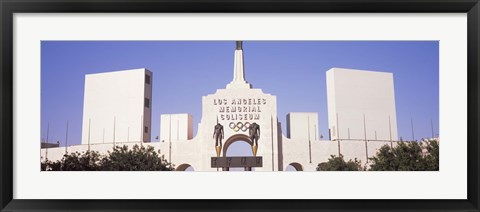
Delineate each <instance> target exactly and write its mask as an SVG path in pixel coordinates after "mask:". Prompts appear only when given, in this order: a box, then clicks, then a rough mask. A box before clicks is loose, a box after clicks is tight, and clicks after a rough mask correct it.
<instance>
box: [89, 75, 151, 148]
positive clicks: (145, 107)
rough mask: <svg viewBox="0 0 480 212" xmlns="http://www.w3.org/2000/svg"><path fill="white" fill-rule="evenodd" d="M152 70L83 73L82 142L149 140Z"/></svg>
mask: <svg viewBox="0 0 480 212" xmlns="http://www.w3.org/2000/svg"><path fill="white" fill-rule="evenodd" d="M151 102H152V72H150V71H149V70H147V69H134V70H125V71H115V72H107V73H99V74H88V75H86V76H85V93H84V105H83V125H82V144H89V143H90V144H98V143H112V142H137V143H138V142H140V141H143V142H150V140H151V139H150V135H151V133H150V131H151V111H152V105H151Z"/></svg>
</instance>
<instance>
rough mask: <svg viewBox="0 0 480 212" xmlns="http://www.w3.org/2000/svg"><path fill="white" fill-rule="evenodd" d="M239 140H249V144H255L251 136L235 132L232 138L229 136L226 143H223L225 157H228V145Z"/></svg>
mask: <svg viewBox="0 0 480 212" xmlns="http://www.w3.org/2000/svg"><path fill="white" fill-rule="evenodd" d="M237 141H245V142H247V143H248V144H250V146H252V145H253V142H252V141H251V140H250V138H249V137H248V136H247V135H244V134H235V135H232V136H230V138H228V139H227V140H226V141H225V143H224V144H223V149H222V151H223V157H226V156H227V150H228V147H229V146H230V145H232V144H233V143H234V142H237Z"/></svg>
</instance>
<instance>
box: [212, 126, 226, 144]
mask: <svg viewBox="0 0 480 212" xmlns="http://www.w3.org/2000/svg"><path fill="white" fill-rule="evenodd" d="M223 136H224V134H223V126H222V125H221V124H220V123H217V124H216V125H215V128H214V131H213V138H215V146H222V139H223Z"/></svg>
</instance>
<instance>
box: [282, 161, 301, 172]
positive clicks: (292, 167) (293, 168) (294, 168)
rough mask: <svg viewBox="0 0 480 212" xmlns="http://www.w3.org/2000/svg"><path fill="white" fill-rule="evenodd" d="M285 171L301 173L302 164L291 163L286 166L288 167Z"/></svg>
mask: <svg viewBox="0 0 480 212" xmlns="http://www.w3.org/2000/svg"><path fill="white" fill-rule="evenodd" d="M285 171H303V166H302V164H299V163H296V162H293V163H290V164H288V166H287V167H286V168H285Z"/></svg>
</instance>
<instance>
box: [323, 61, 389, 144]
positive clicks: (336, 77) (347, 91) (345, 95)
mask: <svg viewBox="0 0 480 212" xmlns="http://www.w3.org/2000/svg"><path fill="white" fill-rule="evenodd" d="M326 75H327V99H328V126H329V131H330V136H331V139H332V140H337V139H341V140H346V139H355V140H386V141H390V140H394V141H396V140H398V135H397V116H396V111H395V93H394V86H393V74H392V73H387V72H373V71H363V70H353V69H344V68H332V69H330V70H328V71H327V73H326Z"/></svg>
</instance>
